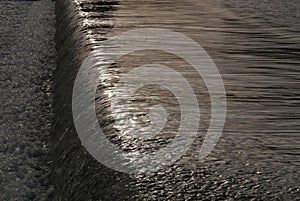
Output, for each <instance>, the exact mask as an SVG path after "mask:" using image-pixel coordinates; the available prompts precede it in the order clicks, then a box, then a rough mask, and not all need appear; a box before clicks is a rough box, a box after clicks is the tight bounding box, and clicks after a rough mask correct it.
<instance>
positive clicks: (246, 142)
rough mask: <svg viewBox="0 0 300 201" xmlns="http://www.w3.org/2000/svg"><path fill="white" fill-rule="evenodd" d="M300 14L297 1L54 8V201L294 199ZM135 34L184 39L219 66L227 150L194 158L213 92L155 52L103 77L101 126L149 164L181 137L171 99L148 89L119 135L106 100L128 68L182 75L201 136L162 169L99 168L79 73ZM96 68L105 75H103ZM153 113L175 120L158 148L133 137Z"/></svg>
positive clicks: (128, 59)
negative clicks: (84, 133) (156, 107)
mask: <svg viewBox="0 0 300 201" xmlns="http://www.w3.org/2000/svg"><path fill="white" fill-rule="evenodd" d="M298 8H299V3H297V2H296V1H289V2H286V3H284V2H283V1H280V2H279V1H278V2H277V1H260V2H257V3H255V2H254V1H221V0H219V1H210V0H205V1H196V0H187V1H184V2H183V1H177V0H176V1H152V0H151V1H150V0H145V1H138V0H123V1H100V0H93V1H87V0H77V1H71V0H65V1H59V2H57V13H58V18H57V20H58V33H57V43H58V54H59V58H58V64H59V66H58V71H57V75H56V119H57V121H56V123H55V137H54V139H53V140H54V142H55V147H54V153H55V154H54V157H55V158H54V160H55V161H56V169H55V173H56V178H57V179H56V182H55V183H56V185H57V193H56V196H57V198H63V200H65V199H69V200H72V199H75V198H76V199H79V200H80V199H85V200H89V199H90V200H98V199H99V200H102V199H112V198H113V199H117V200H126V199H136V200H142V199H144V200H157V199H166V200H192V199H196V200H214V199H227V200H236V199H238V200H241V199H246V200H251V199H255V200H266V199H268V200H297V199H299V197H300V190H299V183H300V179H299V167H300V156H299V154H300V149H299V144H300V136H299V129H300V110H299V109H300V108H299V103H300V100H299V97H300V96H299V95H300V94H299V89H300V85H299V81H300V70H299V65H300V59H299V58H300V57H299V56H300V53H299V44H300V35H299V26H298V10H299V9H298ZM287 10H288V11H289V12H286V11H287ZM133 28H165V29H170V30H173V31H177V32H181V33H184V34H185V35H187V36H189V37H190V38H192V39H193V40H195V41H196V42H198V43H199V44H201V46H202V47H204V48H205V50H206V51H207V52H208V53H209V54H210V56H211V57H212V59H213V60H214V62H215V63H216V65H217V67H218V69H219V71H220V74H221V76H222V78H223V81H224V84H225V88H226V93H227V104H228V108H227V109H228V110H227V119H226V124H225V127H224V132H223V135H222V137H221V138H220V141H219V142H218V144H217V146H216V147H215V149H214V151H213V152H212V153H211V154H210V155H209V156H208V157H207V158H206V159H205V160H204V161H199V160H198V159H197V156H198V154H199V149H200V147H201V144H202V142H203V139H204V136H205V134H206V132H207V128H208V125H209V119H210V102H209V95H208V91H207V88H206V87H205V84H204V82H203V80H202V79H201V77H200V76H198V75H197V74H196V73H195V72H194V71H193V70H192V69H191V67H190V66H189V65H188V64H187V63H185V62H183V61H182V60H181V59H179V58H178V57H176V56H174V55H170V54H167V53H163V52H160V51H149V50H147V51H140V52H137V53H135V54H131V55H127V56H125V57H123V58H121V59H120V60H119V61H118V62H116V63H115V64H114V65H113V66H112V67H111V68H109V70H108V71H106V72H104V73H102V74H101V82H100V83H99V87H98V91H97V96H96V111H97V114H98V120H99V124H100V125H101V126H102V127H103V128H104V131H105V134H106V135H107V136H108V137H109V139H110V140H111V141H112V142H114V143H115V144H116V145H118V146H119V147H120V148H123V149H124V150H126V151H128V152H130V153H136V152H142V153H146V152H149V151H153V150H155V149H157V148H159V147H160V146H164V145H166V144H167V143H169V142H170V141H171V140H172V139H173V138H174V135H175V134H176V130H177V129H178V123H179V118H180V110H179V104H178V102H177V101H176V97H174V95H173V94H171V93H170V92H168V91H167V90H166V89H165V88H159V87H157V86H148V87H144V88H142V89H141V90H140V91H138V92H137V93H136V94H135V96H134V97H133V101H132V105H131V106H130V109H131V111H132V112H133V114H134V115H133V120H132V121H131V123H130V124H125V125H122V127H118V126H116V122H115V121H114V120H113V119H112V117H118V116H122V112H123V111H122V108H118V109H117V110H112V109H111V106H110V101H111V94H112V90H113V89H114V87H115V84H116V83H117V81H118V80H119V79H120V77H121V76H122V75H123V74H124V73H125V72H128V71H129V70H130V69H132V68H134V67H137V66H140V65H143V64H148V63H153V62H155V63H161V64H165V65H168V66H172V68H174V69H175V70H178V71H179V72H180V73H182V74H184V75H185V77H186V79H187V80H188V81H189V83H190V84H191V86H192V87H193V89H194V91H195V94H196V96H197V99H198V101H199V107H200V109H201V121H200V126H199V131H198V136H197V138H196V139H195V141H194V143H193V145H192V146H191V148H190V150H189V151H188V152H187V153H186V155H185V156H184V157H182V158H181V159H180V160H179V161H177V162H176V163H175V164H174V165H172V166H171V167H168V168H166V169H164V170H160V171H158V172H154V173H152V174H150V175H147V176H145V175H143V174H141V175H134V176H129V175H126V174H122V173H119V172H115V171H113V170H110V169H108V168H106V167H105V166H103V165H101V164H99V163H98V162H97V161H95V160H94V159H93V158H92V157H91V156H90V155H89V154H88V153H87V152H86V151H85V149H84V148H83V147H82V146H81V144H80V141H79V139H78V137H77V134H76V132H75V129H74V125H73V121H72V113H71V92H72V87H73V81H74V79H75V76H76V73H77V71H78V68H79V67H80V65H81V63H82V61H83V60H84V58H85V57H86V56H87V54H88V53H89V51H90V50H93V49H96V48H97V47H99V46H101V41H103V40H106V39H108V38H110V37H112V36H114V35H117V34H119V33H122V32H124V31H128V30H131V29H133ZM174 42H176V41H174ZM105 51H107V52H109V51H110V49H109V47H107V48H106V49H105ZM111 51H113V49H112V50H111ZM98 68H99V71H101V65H99V66H98ZM157 73H160V72H157ZM169 81H170V82H171V81H172V79H170V80H169ZM178 87H180V86H178ZM158 103H162V105H164V106H165V108H166V110H167V111H168V113H169V114H171V115H169V119H168V122H167V124H166V126H165V128H164V129H163V130H162V133H161V134H160V135H159V136H158V137H156V138H154V139H153V140H151V141H150V140H148V141H147V140H145V141H139V140H137V139H135V138H129V137H127V136H129V135H130V133H131V132H133V131H134V130H135V129H136V126H137V125H138V124H147V123H149V117H148V116H147V115H148V112H149V111H148V109H149V106H151V105H153V104H158ZM117 121H118V120H117Z"/></svg>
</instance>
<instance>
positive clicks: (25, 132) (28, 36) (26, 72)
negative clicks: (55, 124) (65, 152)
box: [0, 1, 55, 201]
mask: <svg viewBox="0 0 300 201" xmlns="http://www.w3.org/2000/svg"><path fill="white" fill-rule="evenodd" d="M53 11H54V5H53V3H52V2H51V1H39V2H32V1H1V3H0V32H1V37H0V55H1V59H0V86H1V87H0V102H1V109H0V161H1V163H0V184H1V185H0V200H3V201H4V200H45V199H47V198H49V197H50V195H51V194H52V193H53V190H54V188H53V186H52V185H51V181H50V178H49V174H50V172H51V170H50V166H51V162H50V159H49V156H48V153H49V148H48V147H49V144H48V142H49V134H50V126H51V120H52V112H51V104H52V95H51V94H52V93H51V79H52V78H51V75H52V72H53V70H54V68H55V64H54V62H55V61H54V58H55V49H54V41H53V40H54V32H55V24H54V23H55V18H54V12H53Z"/></svg>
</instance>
